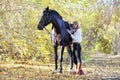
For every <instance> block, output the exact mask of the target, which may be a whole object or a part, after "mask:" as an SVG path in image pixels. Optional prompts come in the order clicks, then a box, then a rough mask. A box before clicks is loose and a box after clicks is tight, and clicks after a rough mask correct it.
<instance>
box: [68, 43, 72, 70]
mask: <svg viewBox="0 0 120 80" xmlns="http://www.w3.org/2000/svg"><path fill="white" fill-rule="evenodd" d="M67 51H68V53H69V56H70V72H71V71H72V68H73V53H72V49H71V45H69V46H67Z"/></svg>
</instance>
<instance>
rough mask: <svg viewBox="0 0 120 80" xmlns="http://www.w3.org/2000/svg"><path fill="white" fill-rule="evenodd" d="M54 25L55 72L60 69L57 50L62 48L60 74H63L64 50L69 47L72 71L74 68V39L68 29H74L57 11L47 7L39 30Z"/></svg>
mask: <svg viewBox="0 0 120 80" xmlns="http://www.w3.org/2000/svg"><path fill="white" fill-rule="evenodd" d="M50 23H52V27H53V31H54V32H53V33H54V35H53V36H54V38H53V40H52V42H53V48H54V59H55V71H57V69H58V65H57V60H58V54H57V48H58V46H61V51H60V71H59V72H60V73H62V61H63V52H64V48H65V47H67V51H68V53H69V56H70V70H72V68H73V56H72V49H71V44H72V38H71V37H70V34H69V33H68V32H67V29H70V28H71V29H72V27H69V26H70V25H71V24H69V23H68V22H66V21H64V20H63V19H62V16H61V15H60V14H59V13H58V12H57V11H55V10H52V9H49V7H47V8H46V9H45V10H43V15H42V17H41V19H40V21H39V24H38V29H39V30H43V28H45V26H47V25H48V24H50Z"/></svg>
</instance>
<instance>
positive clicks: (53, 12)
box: [49, 9, 62, 19]
mask: <svg viewBox="0 0 120 80" xmlns="http://www.w3.org/2000/svg"><path fill="white" fill-rule="evenodd" d="M49 12H50V13H51V14H56V15H58V17H59V18H60V19H62V16H61V15H60V14H59V13H58V12H57V11H55V10H52V9H50V10H49Z"/></svg>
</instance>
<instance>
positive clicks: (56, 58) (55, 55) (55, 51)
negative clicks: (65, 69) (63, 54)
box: [54, 45, 58, 71]
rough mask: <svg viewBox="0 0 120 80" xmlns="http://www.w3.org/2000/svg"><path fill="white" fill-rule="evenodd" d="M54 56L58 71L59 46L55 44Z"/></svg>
mask: <svg viewBox="0 0 120 80" xmlns="http://www.w3.org/2000/svg"><path fill="white" fill-rule="evenodd" d="M54 58H55V71H57V69H58V66H57V60H58V55H57V46H55V45H54Z"/></svg>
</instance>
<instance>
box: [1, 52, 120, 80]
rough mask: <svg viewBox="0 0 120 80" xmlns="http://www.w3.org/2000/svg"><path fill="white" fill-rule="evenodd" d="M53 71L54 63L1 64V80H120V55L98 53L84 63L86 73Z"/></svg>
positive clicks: (65, 67)
mask: <svg viewBox="0 0 120 80" xmlns="http://www.w3.org/2000/svg"><path fill="white" fill-rule="evenodd" d="M68 68H69V66H68V65H63V74H58V73H55V72H53V69H54V65H49V64H47V65H28V64H0V80H81V79H83V80H84V79H88V80H101V79H102V80H120V55H116V56H111V55H105V54H102V55H101V54H96V55H93V56H91V60H89V61H87V62H85V63H84V65H83V70H84V72H85V75H82V76H78V75H75V74H70V73H69V71H68Z"/></svg>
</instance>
